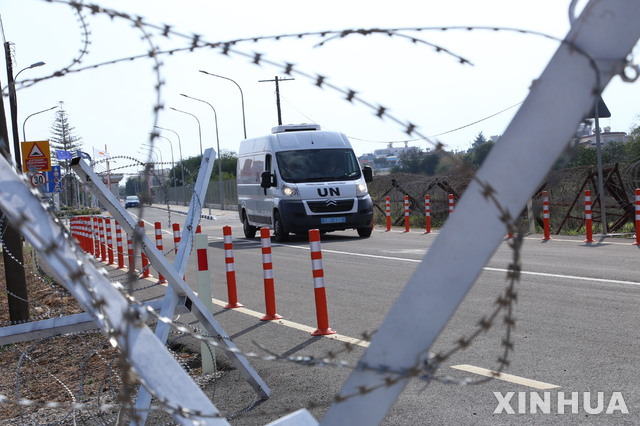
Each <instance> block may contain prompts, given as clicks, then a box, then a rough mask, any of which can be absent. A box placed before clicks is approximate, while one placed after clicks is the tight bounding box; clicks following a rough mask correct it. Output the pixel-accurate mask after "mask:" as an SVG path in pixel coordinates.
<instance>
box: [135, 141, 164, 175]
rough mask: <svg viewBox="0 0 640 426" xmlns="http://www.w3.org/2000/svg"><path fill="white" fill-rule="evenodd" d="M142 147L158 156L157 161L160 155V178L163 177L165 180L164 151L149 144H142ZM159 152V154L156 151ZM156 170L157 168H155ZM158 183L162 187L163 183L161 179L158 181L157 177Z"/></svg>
mask: <svg viewBox="0 0 640 426" xmlns="http://www.w3.org/2000/svg"><path fill="white" fill-rule="evenodd" d="M140 146H142V147H145V148H149V149H150V150H151V152H153V153H154V154H155V155H156V159H158V154H160V176H162V177H163V178H164V169H163V168H162V165H163V164H164V160H163V159H162V150H161V149H160V148H158V147H157V146H153V145H148V144H144V143H143V144H142V145H140ZM156 149H157V150H158V151H157V152H156V151H155V150H156ZM153 169H154V170H155V167H154V168H153ZM154 177H155V179H156V181H157V182H158V185H162V183H161V182H160V179H158V177H157V176H155V175H154Z"/></svg>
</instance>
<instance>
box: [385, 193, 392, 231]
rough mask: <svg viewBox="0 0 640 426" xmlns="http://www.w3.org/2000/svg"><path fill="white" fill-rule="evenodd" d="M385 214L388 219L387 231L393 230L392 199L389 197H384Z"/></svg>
mask: <svg viewBox="0 0 640 426" xmlns="http://www.w3.org/2000/svg"><path fill="white" fill-rule="evenodd" d="M384 214H385V217H386V219H387V231H386V232H389V231H391V200H390V199H389V197H385V198H384Z"/></svg>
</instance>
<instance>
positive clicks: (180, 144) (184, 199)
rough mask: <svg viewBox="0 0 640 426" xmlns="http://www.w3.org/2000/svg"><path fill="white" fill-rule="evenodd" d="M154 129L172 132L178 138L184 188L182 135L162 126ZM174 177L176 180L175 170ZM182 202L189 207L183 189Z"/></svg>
mask: <svg viewBox="0 0 640 426" xmlns="http://www.w3.org/2000/svg"><path fill="white" fill-rule="evenodd" d="M154 127H155V128H156V129H160V130H166V131H168V132H172V133H173V134H175V135H176V137H177V138H178V149H179V152H180V174H181V176H182V186H184V185H185V181H184V161H183V160H182V143H181V142H180V135H179V134H178V133H177V132H176V131H175V130H171V129H165V128H164V127H160V126H154ZM171 152H172V153H173V148H172V149H171ZM173 175H174V176H173V178H174V179H175V170H174V171H173ZM174 182H175V181H174ZM176 186H177V185H176ZM176 201H177V200H176ZM182 201H183V203H184V205H185V206H186V205H187V199H186V194H185V193H184V188H183V191H182Z"/></svg>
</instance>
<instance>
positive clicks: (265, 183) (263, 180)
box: [260, 172, 273, 189]
mask: <svg viewBox="0 0 640 426" xmlns="http://www.w3.org/2000/svg"><path fill="white" fill-rule="evenodd" d="M271 177H272V174H271V173H269V172H262V174H261V175H260V186H261V187H262V188H264V189H267V188H271V187H272V186H273V183H272V179H271Z"/></svg>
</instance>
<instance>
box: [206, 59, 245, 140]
mask: <svg viewBox="0 0 640 426" xmlns="http://www.w3.org/2000/svg"><path fill="white" fill-rule="evenodd" d="M200 72H201V73H203V74H206V75H210V76H212V77H218V78H224V79H225V80H229V81H230V82H232V83H233V84H235V85H236V86H237V87H238V90H240V100H241V102H242V128H243V129H244V138H245V139H246V138H247V123H246V121H245V117H244V94H243V93H242V88H241V87H240V85H239V84H238V83H236V82H235V81H234V80H232V79H230V78H229V77H224V76H221V75H218V74H213V73H210V72H207V71H203V70H200Z"/></svg>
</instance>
